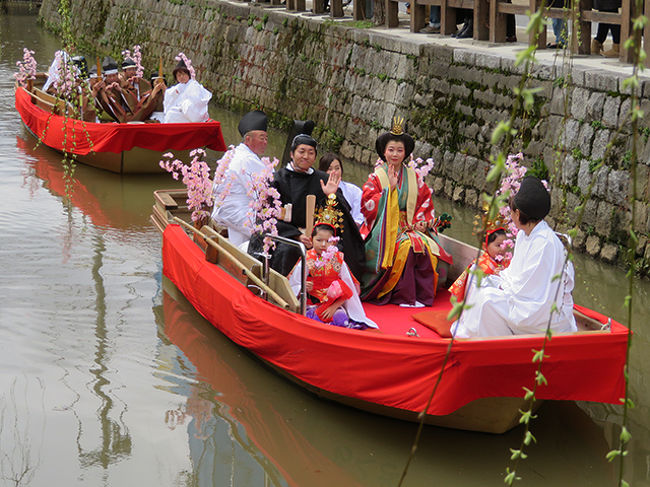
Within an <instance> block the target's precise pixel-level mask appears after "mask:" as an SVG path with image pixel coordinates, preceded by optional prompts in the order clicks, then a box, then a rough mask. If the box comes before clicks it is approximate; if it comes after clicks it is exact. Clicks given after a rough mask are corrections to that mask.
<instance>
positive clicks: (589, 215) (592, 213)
mask: <svg viewBox="0 0 650 487" xmlns="http://www.w3.org/2000/svg"><path fill="white" fill-rule="evenodd" d="M597 212H598V201H597V200H593V199H591V200H589V201H587V202H586V203H585V209H584V212H583V216H582V223H584V224H585V225H589V226H595V225H596V214H597Z"/></svg>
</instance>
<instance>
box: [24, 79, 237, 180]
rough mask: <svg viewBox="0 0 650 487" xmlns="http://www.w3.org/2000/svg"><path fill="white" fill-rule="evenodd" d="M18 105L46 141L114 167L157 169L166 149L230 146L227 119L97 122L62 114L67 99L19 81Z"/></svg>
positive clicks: (182, 151) (182, 153) (179, 153)
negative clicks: (222, 121)
mask: <svg viewBox="0 0 650 487" xmlns="http://www.w3.org/2000/svg"><path fill="white" fill-rule="evenodd" d="M15 96H16V110H17V111H18V113H19V114H20V118H21V119H22V121H23V123H24V124H25V127H27V129H28V130H29V132H30V133H31V134H32V135H33V136H34V137H35V138H37V139H40V140H41V141H42V142H43V144H45V145H46V146H48V147H50V148H52V149H54V150H56V151H58V152H63V151H64V150H65V152H67V153H68V154H74V155H75V156H76V160H77V161H79V162H81V163H83V164H87V165H89V166H93V167H97V168H100V169H106V170H108V171H111V172H115V173H119V174H126V173H157V172H161V171H164V170H163V169H161V168H160V167H159V165H158V162H159V161H160V159H161V155H162V154H163V153H165V152H167V151H173V152H174V155H175V156H176V157H179V158H181V159H183V160H189V157H188V155H189V152H190V151H191V150H193V149H197V148H204V147H207V148H209V149H213V150H215V151H225V150H226V144H225V142H224V140H223V135H222V133H221V124H220V123H219V122H217V121H214V120H209V121H207V122H204V123H165V124H162V123H141V122H136V123H91V122H83V121H81V120H77V119H73V118H69V117H65V116H62V115H59V114H58V113H62V112H64V111H65V108H64V107H63V106H61V105H64V104H63V102H62V101H61V100H58V101H57V99H56V98H54V97H53V96H52V95H50V94H48V93H45V92H43V91H41V90H40V89H39V88H37V87H33V88H32V89H31V90H27V89H26V88H23V87H21V86H16V89H15Z"/></svg>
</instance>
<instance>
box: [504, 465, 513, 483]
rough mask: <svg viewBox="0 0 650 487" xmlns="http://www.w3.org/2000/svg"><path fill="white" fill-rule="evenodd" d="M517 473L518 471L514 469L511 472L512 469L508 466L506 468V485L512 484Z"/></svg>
mask: <svg viewBox="0 0 650 487" xmlns="http://www.w3.org/2000/svg"><path fill="white" fill-rule="evenodd" d="M515 473H516V472H515V471H514V470H513V471H512V472H511V471H510V469H509V468H507V469H506V474H507V475H506V476H505V478H504V479H503V482H504V483H505V484H506V485H512V483H513V482H514V481H515Z"/></svg>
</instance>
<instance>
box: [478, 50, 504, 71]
mask: <svg viewBox="0 0 650 487" xmlns="http://www.w3.org/2000/svg"><path fill="white" fill-rule="evenodd" d="M475 64H476V66H480V67H482V68H488V69H500V68H501V58H500V57H499V56H494V55H492V54H489V53H485V52H477V53H476V57H475Z"/></svg>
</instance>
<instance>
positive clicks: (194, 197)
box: [159, 149, 214, 222]
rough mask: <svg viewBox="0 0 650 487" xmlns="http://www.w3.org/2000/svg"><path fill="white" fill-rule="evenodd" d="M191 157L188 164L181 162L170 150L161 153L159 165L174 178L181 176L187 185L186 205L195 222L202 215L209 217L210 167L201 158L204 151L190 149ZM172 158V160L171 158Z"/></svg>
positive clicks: (211, 198) (210, 200)
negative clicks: (161, 157)
mask: <svg viewBox="0 0 650 487" xmlns="http://www.w3.org/2000/svg"><path fill="white" fill-rule="evenodd" d="M192 154H193V157H192V161H191V162H190V164H189V166H188V165H185V164H183V162H182V161H180V160H179V159H173V157H174V155H173V154H172V153H171V152H168V153H166V154H163V157H164V158H165V159H166V160H165V159H163V160H161V161H160V163H159V165H160V167H162V168H163V169H165V170H166V171H167V172H169V173H171V175H172V177H173V178H174V179H176V180H177V179H178V178H179V176H181V175H182V176H183V184H185V186H186V187H187V207H188V209H189V210H190V211H192V221H193V222H196V221H199V220H201V219H202V218H204V217H209V216H210V213H209V212H208V211H207V209H208V208H210V207H211V206H212V203H213V200H214V199H213V196H212V184H211V181H210V168H209V167H208V165H207V163H206V162H205V161H204V160H203V158H204V157H205V151H204V150H203V149H197V150H195V151H192ZM172 159H173V160H172Z"/></svg>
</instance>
